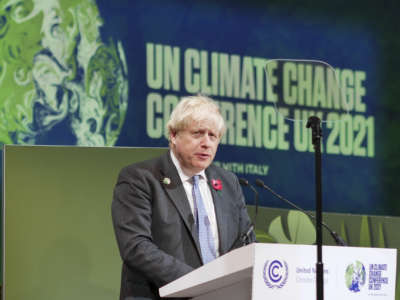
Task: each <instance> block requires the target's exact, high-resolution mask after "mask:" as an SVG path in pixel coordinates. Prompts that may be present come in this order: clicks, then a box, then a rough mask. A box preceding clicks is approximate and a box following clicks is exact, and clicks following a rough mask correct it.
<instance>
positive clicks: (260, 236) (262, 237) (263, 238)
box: [256, 229, 276, 243]
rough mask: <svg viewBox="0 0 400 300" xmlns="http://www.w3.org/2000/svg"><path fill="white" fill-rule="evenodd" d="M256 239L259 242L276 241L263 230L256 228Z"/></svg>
mask: <svg viewBox="0 0 400 300" xmlns="http://www.w3.org/2000/svg"><path fill="white" fill-rule="evenodd" d="M256 239H257V242H259V243H276V241H275V239H274V238H273V237H272V236H270V235H268V234H267V233H266V232H265V231H262V230H259V229H256Z"/></svg>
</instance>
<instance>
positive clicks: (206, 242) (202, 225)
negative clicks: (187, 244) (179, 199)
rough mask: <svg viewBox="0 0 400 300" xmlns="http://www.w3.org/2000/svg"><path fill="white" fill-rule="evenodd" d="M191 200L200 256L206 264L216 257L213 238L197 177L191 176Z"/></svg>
mask: <svg viewBox="0 0 400 300" xmlns="http://www.w3.org/2000/svg"><path fill="white" fill-rule="evenodd" d="M192 193H193V199H194V203H195V211H196V210H197V211H196V212H197V213H196V225H197V231H198V233H199V241H200V249H201V256H202V258H203V263H204V264H206V263H208V262H210V261H212V260H213V259H215V257H216V253H215V245H214V238H213V235H212V233H211V227H210V220H209V218H208V215H207V211H206V209H205V206H204V202H203V198H202V197H201V194H200V189H199V175H195V176H193V189H192Z"/></svg>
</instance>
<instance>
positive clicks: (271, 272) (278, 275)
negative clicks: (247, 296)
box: [263, 259, 289, 289]
mask: <svg viewBox="0 0 400 300" xmlns="http://www.w3.org/2000/svg"><path fill="white" fill-rule="evenodd" d="M288 276H289V267H288V264H287V262H286V261H280V260H277V259H276V260H273V261H269V260H267V261H266V262H265V264H264V270H263V278H264V282H265V284H266V285H267V286H268V287H269V288H271V289H272V288H278V289H280V288H282V287H283V286H284V285H285V284H286V282H287V280H288Z"/></svg>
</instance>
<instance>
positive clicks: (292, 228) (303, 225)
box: [268, 210, 315, 245]
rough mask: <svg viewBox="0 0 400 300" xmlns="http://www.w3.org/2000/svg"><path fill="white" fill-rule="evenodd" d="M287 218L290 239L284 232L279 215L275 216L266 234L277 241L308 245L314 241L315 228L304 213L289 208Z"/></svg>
mask: <svg viewBox="0 0 400 300" xmlns="http://www.w3.org/2000/svg"><path fill="white" fill-rule="evenodd" d="M287 220H288V229H289V235H290V239H288V238H287V236H286V234H285V231H284V229H283V226H282V219H281V217H280V216H278V217H276V218H275V219H274V220H273V221H272V222H271V224H270V225H269V229H268V234H269V235H270V236H272V237H273V238H274V239H275V240H276V241H277V242H278V243H284V244H306V245H308V244H313V243H314V242H315V228H314V225H313V223H312V222H311V220H310V219H309V217H308V216H307V215H306V214H304V213H302V212H299V211H296V210H291V211H289V213H288V217H287Z"/></svg>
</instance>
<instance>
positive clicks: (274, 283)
mask: <svg viewBox="0 0 400 300" xmlns="http://www.w3.org/2000/svg"><path fill="white" fill-rule="evenodd" d="M396 257H397V249H382V248H361V247H337V246H323V262H324V299H325V300H336V299H341V300H347V299H349V300H352V299H358V300H359V299H363V300H367V299H374V300H376V299H390V300H394V299H395V286H396ZM315 263H316V246H310V245H287V244H258V243H254V244H250V245H247V246H245V247H242V248H238V249H236V250H233V251H231V252H229V253H227V254H225V255H223V256H220V257H219V258H217V259H216V260H214V261H212V262H210V263H208V264H206V265H204V266H202V267H200V268H198V269H196V270H194V271H192V272H191V273H188V274H186V275H184V276H182V277H181V278H178V279H177V280H175V281H173V282H171V283H169V284H167V285H165V286H163V287H161V288H160V290H159V292H160V296H161V297H167V298H168V297H175V298H180V297H190V298H192V297H193V299H195V300H211V299H219V300H224V299H227V300H228V299H229V300H247V299H252V300H261V299H262V300H265V299H277V300H279V299H296V300H303V299H304V300H310V299H316V286H315V284H316V283H315V277H316V270H315ZM338 297H340V298H338Z"/></svg>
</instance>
